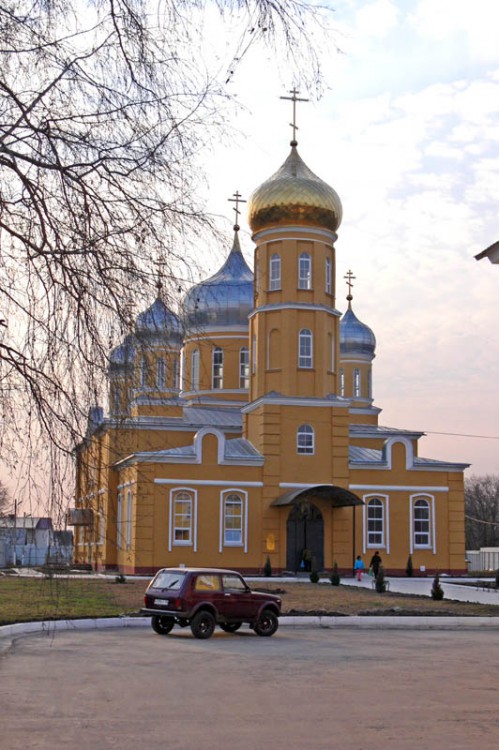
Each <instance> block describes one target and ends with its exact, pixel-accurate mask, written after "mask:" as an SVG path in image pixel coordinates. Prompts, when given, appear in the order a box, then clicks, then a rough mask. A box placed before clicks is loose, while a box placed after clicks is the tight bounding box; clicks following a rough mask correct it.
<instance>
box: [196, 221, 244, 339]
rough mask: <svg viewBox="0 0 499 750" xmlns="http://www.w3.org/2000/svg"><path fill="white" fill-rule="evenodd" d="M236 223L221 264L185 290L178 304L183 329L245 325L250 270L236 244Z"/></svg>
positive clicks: (238, 245) (237, 237)
mask: <svg viewBox="0 0 499 750" xmlns="http://www.w3.org/2000/svg"><path fill="white" fill-rule="evenodd" d="M237 231H238V227H237V226H236V228H235V233H234V243H233V245H232V250H231V251H230V254H229V257H228V258H227V260H226V261H225V263H224V264H223V266H222V268H221V269H220V270H219V271H217V273H215V274H214V275H213V276H210V278H209V279H206V281H201V282H200V283H199V284H196V285H195V286H193V287H192V288H191V289H189V291H188V292H187V293H186V295H185V297H184V301H183V304H182V309H183V318H184V324H185V327H186V330H189V331H196V330H199V329H200V328H212V327H218V328H221V327H223V328H226V327H227V326H242V325H245V326H247V325H248V315H249V314H250V312H251V311H252V309H253V293H254V292H253V272H252V271H251V269H250V268H249V266H248V264H247V263H246V261H245V259H244V257H243V254H242V252H241V247H240V244H239V236H238V233H237Z"/></svg>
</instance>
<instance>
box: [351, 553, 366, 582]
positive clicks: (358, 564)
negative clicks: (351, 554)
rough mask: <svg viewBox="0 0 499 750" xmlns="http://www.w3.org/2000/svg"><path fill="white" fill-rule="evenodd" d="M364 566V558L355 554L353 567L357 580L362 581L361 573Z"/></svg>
mask: <svg viewBox="0 0 499 750" xmlns="http://www.w3.org/2000/svg"><path fill="white" fill-rule="evenodd" d="M365 568H366V566H365V565H364V560H363V559H362V558H361V556H360V555H357V559H356V560H355V563H354V566H353V569H354V572H355V573H356V575H357V580H358V581H362V573H363V572H364V570H365Z"/></svg>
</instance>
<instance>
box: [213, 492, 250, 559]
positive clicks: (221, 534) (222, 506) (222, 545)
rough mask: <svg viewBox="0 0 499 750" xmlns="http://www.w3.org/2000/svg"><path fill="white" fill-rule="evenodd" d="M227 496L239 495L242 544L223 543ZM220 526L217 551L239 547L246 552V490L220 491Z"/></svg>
mask: <svg viewBox="0 0 499 750" xmlns="http://www.w3.org/2000/svg"><path fill="white" fill-rule="evenodd" d="M228 495H239V497H240V498H241V500H242V505H243V507H242V523H243V528H242V542H228V543H226V542H225V534H224V531H225V529H224V527H225V513H224V510H225V498H226V497H227V496H228ZM219 520H220V526H219V544H218V551H219V552H223V550H224V548H229V547H239V548H241V547H242V548H243V550H244V552H245V553H247V552H248V493H247V492H246V490H242V489H240V488H239V487H231V488H230V489H227V490H222V492H221V493H220V519H219Z"/></svg>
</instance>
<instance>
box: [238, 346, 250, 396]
mask: <svg viewBox="0 0 499 750" xmlns="http://www.w3.org/2000/svg"><path fill="white" fill-rule="evenodd" d="M239 388H249V349H248V347H247V346H243V347H242V348H241V349H240V350H239Z"/></svg>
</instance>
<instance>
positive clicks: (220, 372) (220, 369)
mask: <svg viewBox="0 0 499 750" xmlns="http://www.w3.org/2000/svg"><path fill="white" fill-rule="evenodd" d="M212 381H213V388H214V389H219V388H223V387H224V353H223V350H222V349H221V348H220V347H219V346H217V347H215V349H214V350H213V378H212Z"/></svg>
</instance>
